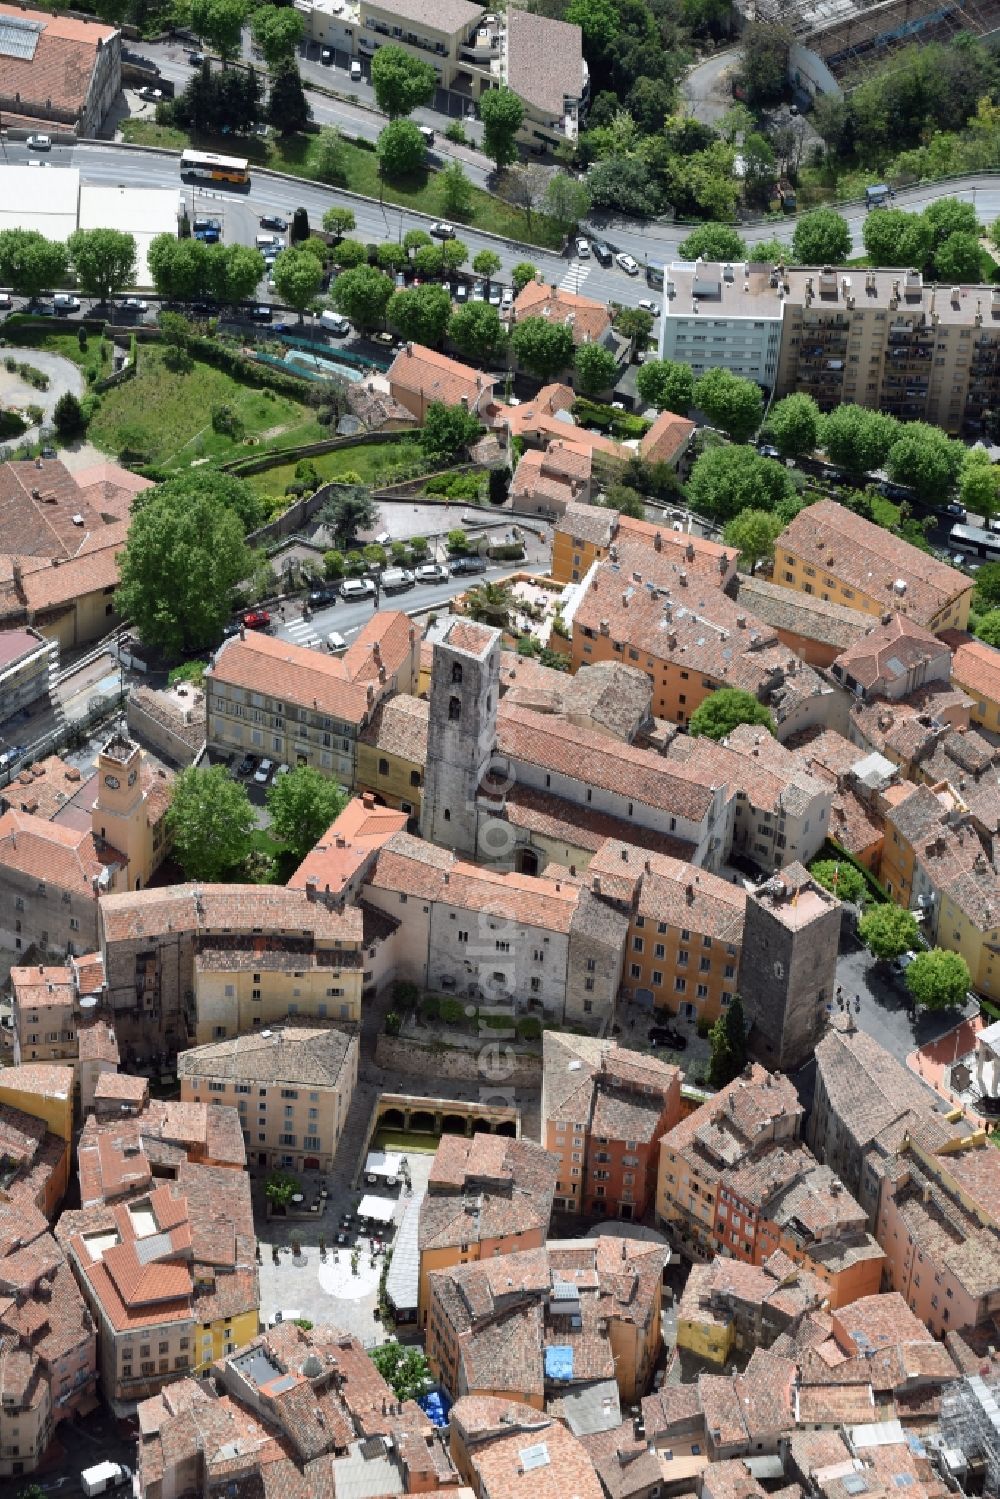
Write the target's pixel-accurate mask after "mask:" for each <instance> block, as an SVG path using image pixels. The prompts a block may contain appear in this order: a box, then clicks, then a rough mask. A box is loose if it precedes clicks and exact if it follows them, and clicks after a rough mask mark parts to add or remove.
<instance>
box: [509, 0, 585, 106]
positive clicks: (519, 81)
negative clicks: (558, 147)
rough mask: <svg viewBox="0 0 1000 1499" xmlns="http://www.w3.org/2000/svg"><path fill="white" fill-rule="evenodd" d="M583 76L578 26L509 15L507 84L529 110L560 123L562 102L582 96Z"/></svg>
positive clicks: (520, 13)
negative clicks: (550, 117)
mask: <svg viewBox="0 0 1000 1499" xmlns="http://www.w3.org/2000/svg"><path fill="white" fill-rule="evenodd" d="M584 76H585V74H584V65H583V40H582V33H581V31H580V28H579V26H574V25H571V24H570V23H569V22H567V21H553V20H549V18H548V17H547V16H538V15H533V14H532V13H531V12H530V11H527V10H516V11H512V12H511V23H510V25H509V26H508V28H507V83H508V85H509V87H510V88H512V89H513V90H514V92H515V93H516V94H517V95H518V96H519V97H520V98H521V99H523V100H524V102H525V103H526V104H527V105H528V106H529V107H530V108H531V109H534V110H535V111H537V112H538V113H539V114H543V115H546V116H549V115H551V116H552V117H553V118H554V119H557V120H561V119H562V117H563V115H564V113H565V110H566V100H567V99H570V100H577V99H579V98H580V97H581V96H582V93H583V87H584Z"/></svg>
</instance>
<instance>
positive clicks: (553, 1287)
mask: <svg viewBox="0 0 1000 1499" xmlns="http://www.w3.org/2000/svg"><path fill="white" fill-rule="evenodd" d="M668 1258H669V1251H668V1249H667V1247H666V1246H665V1245H661V1244H654V1243H649V1242H647V1241H645V1240H638V1239H621V1238H618V1237H617V1236H615V1237H607V1236H604V1235H601V1236H599V1237H597V1238H594V1239H582V1240H576V1239H574V1240H550V1241H549V1242H548V1243H547V1244H546V1245H545V1246H544V1247H543V1248H541V1249H527V1250H523V1251H522V1252H520V1253H518V1254H506V1255H503V1256H501V1257H500V1258H499V1259H493V1260H480V1261H478V1262H474V1263H471V1264H467V1265H452V1266H451V1267H450V1268H449V1269H447V1270H435V1271H433V1272H432V1273H431V1275H430V1277H429V1281H428V1284H429V1288H430V1314H429V1316H428V1319H427V1338H426V1351H427V1357H428V1361H429V1362H430V1365H431V1369H432V1371H433V1372H434V1376H435V1378H437V1379H440V1380H441V1381H442V1383H443V1384H444V1385H445V1387H446V1389H447V1390H448V1391H449V1393H450V1394H451V1395H452V1397H453V1398H454V1399H461V1398H462V1397H463V1396H465V1395H485V1396H499V1397H501V1398H504V1399H507V1400H519V1401H522V1402H523V1403H524V1404H525V1405H530V1406H533V1407H534V1408H535V1409H536V1410H540V1411H541V1410H547V1411H548V1412H549V1413H550V1414H552V1415H562V1416H563V1418H564V1419H565V1420H566V1421H567V1424H568V1425H569V1428H570V1430H571V1431H573V1432H575V1433H576V1434H577V1435H580V1434H581V1433H582V1431H583V1430H585V1429H593V1426H592V1424H591V1423H592V1412H591V1411H588V1412H587V1413H586V1414H584V1412H583V1411H582V1410H581V1411H579V1413H578V1410H577V1406H578V1405H581V1406H582V1404H583V1399H582V1397H583V1396H585V1395H586V1394H589V1395H590V1396H591V1405H592V1406H593V1405H596V1404H597V1403H598V1400H597V1399H595V1398H594V1397H595V1396H596V1397H599V1401H600V1404H601V1405H602V1406H603V1407H604V1408H603V1409H602V1411H601V1415H600V1418H599V1419H600V1426H601V1427H602V1428H603V1429H609V1428H612V1427H614V1426H617V1425H618V1424H619V1422H620V1421H621V1407H620V1403H619V1401H620V1400H627V1401H630V1400H637V1399H638V1398H639V1396H640V1395H641V1394H642V1392H643V1390H644V1389H645V1387H646V1385H647V1383H648V1380H649V1378H650V1376H651V1374H652V1372H653V1370H654V1368H655V1367H656V1361H657V1358H658V1357H659V1353H660V1348H661V1347H662V1335H661V1332H660V1310H661V1302H662V1289H663V1269H664V1266H665V1264H666V1262H667V1259H668ZM567 1345H569V1347H570V1348H571V1349H572V1353H571V1357H570V1359H569V1361H568V1363H569V1367H568V1368H567V1367H566V1363H567V1361H566V1360H565V1359H564V1360H562V1361H561V1362H559V1363H557V1362H556V1361H555V1360H554V1359H553V1358H552V1357H551V1356H549V1352H548V1350H550V1349H551V1348H552V1347H560V1348H562V1347H565V1346H567ZM595 1384H596V1385H598V1386H599V1388H598V1390H596V1391H595V1390H594V1388H593V1387H594V1385H595Z"/></svg>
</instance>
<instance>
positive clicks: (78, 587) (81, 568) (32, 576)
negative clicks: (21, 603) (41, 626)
mask: <svg viewBox="0 0 1000 1499" xmlns="http://www.w3.org/2000/svg"><path fill="white" fill-rule="evenodd" d="M127 534H128V523H127V522H126V521H121V522H120V523H116V524H115V525H110V526H106V527H105V528H104V530H103V532H101V533H98V535H97V536H96V537H95V538H94V542H93V545H92V546H91V547H87V548H84V547H81V549H80V552H79V554H78V555H77V556H75V557H71V558H69V559H68V560H67V561H65V562H60V563H59V564H58V565H56V563H55V560H53V562H52V563H51V564H50V565H49V566H48V567H44V568H40V569H36V570H35V571H33V572H28V571H25V574H24V583H23V588H24V598H25V603H26V604H27V607H28V608H29V609H30V610H31V611H32V613H33V614H40V613H41V612H43V611H44V610H46V609H54V608H58V607H59V606H61V605H66V604H71V603H73V602H75V600H76V599H79V598H85V597H86V595H87V594H90V593H101V592H103V591H104V590H105V589H107V588H116V587H117V586H118V554H119V553H120V552H121V550H122V548H123V547H124V545H125V539H126V536H127Z"/></svg>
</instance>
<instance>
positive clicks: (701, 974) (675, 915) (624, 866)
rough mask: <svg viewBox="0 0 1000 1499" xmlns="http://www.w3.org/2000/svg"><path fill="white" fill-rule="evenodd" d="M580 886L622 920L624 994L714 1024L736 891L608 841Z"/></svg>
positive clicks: (729, 977) (740, 894)
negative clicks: (625, 922) (613, 907)
mask: <svg viewBox="0 0 1000 1499" xmlns="http://www.w3.org/2000/svg"><path fill="white" fill-rule="evenodd" d="M587 879H588V880H589V882H590V885H591V889H593V890H594V891H595V893H599V894H601V896H602V897H603V898H604V899H605V900H612V901H614V902H615V903H620V904H621V906H622V908H623V909H624V910H625V911H626V912H627V914H628V916H629V930H628V941H627V955H626V959H625V971H624V980H625V983H626V985H627V988H628V992H629V994H630V995H631V996H632V997H633V998H634V999H636V1000H637V1001H638V1002H639V1003H641V1004H650V1003H651V1004H652V1005H653V1007H654V1009H657V1010H664V1011H666V1013H667V1014H668V1015H670V1014H680V1015H683V1016H684V1017H685V1018H686V1019H689V1020H690V1019H694V1020H697V1021H698V1022H699V1023H700V1022H702V1021H704V1022H705V1023H707V1024H712V1023H714V1021H716V1020H717V1019H718V1018H719V1016H720V1015H721V1014H722V1013H723V1012H724V1011H725V1010H726V1009H727V1008H728V1007H729V1005H731V1004H732V1002H733V998H734V996H735V994H736V992H737V989H738V984H739V968H740V954H741V951H742V946H743V921H744V916H745V913H746V903H747V898H746V891H745V890H744V888H743V886H742V885H734V884H732V883H731V882H730V881H729V880H724V879H721V878H720V877H719V876H718V875H714V874H711V873H710V872H709V871H708V870H705V869H694V868H692V866H691V865H690V864H687V863H685V862H684V861H683V860H681V859H674V858H671V857H670V856H669V855H667V854H657V853H652V852H650V853H645V852H644V851H643V850H642V849H637V848H635V847H630V846H629V845H628V844H625V843H620V842H618V841H617V840H615V839H611V838H609V839H607V840H606V842H605V843H604V844H603V845H602V846H601V848H600V849H599V850H598V851H597V853H596V854H595V855H594V857H593V858H592V859H591V861H590V863H589V865H588V866H587ZM549 1148H550V1149H551V1145H550V1147H549ZM654 1170H655V1167H654ZM637 1216H638V1215H637Z"/></svg>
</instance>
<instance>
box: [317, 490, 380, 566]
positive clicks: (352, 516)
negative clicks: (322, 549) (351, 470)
mask: <svg viewBox="0 0 1000 1499" xmlns="http://www.w3.org/2000/svg"><path fill="white" fill-rule="evenodd" d="M320 518H321V520H322V523H323V525H324V526H325V527H326V529H327V530H328V531H329V532H330V534H331V536H332V537H333V540H334V541H335V542H336V543H337V545H338V546H339V547H340V548H341V550H344V549H346V548H347V546H348V545H349V544H350V543H351V542H352V541H354V539H355V538H356V537H357V535H358V533H359V532H360V531H371V530H372V529H373V528H374V526H375V524H376V522H377V521H378V506H377V505H376V503H375V501H374V500H373V499H372V496H371V491H370V490H368V489H365V488H363V486H362V485H360V484H353V485H351V486H349V487H344V488H341V489H338V490H337V492H336V494H333V495H331V496H330V498H329V499H328V500H327V502H326V504H325V505H324V507H323V510H322V514H321V517H320Z"/></svg>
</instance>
